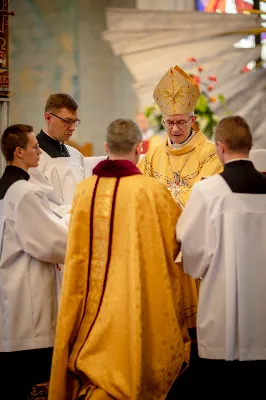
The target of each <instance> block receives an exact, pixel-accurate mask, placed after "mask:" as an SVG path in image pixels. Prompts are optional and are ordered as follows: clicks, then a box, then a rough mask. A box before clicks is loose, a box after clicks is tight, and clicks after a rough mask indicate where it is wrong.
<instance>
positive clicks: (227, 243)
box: [177, 116, 266, 395]
mask: <svg viewBox="0 0 266 400" xmlns="http://www.w3.org/2000/svg"><path fill="white" fill-rule="evenodd" d="M215 142H216V149H217V154H218V156H219V158H220V160H221V162H222V163H223V164H224V171H223V172H222V173H221V174H220V175H219V174H217V175H215V176H213V177H208V178H206V179H204V180H203V181H201V182H199V183H197V184H195V185H194V186H193V188H192V193H191V196H190V198H189V200H188V203H187V206H186V208H185V210H184V212H183V214H182V215H181V218H180V219H179V222H178V225H177V237H178V239H179V240H180V241H181V249H182V254H183V266H184V270H185V272H186V273H187V274H189V275H191V276H192V277H193V278H201V285H200V293H199V306H198V318H197V335H198V350H199V356H200V357H201V362H200V364H199V370H198V378H199V382H200V385H203V384H204V382H205V384H204V393H205V395H206V394H209V395H211V394H213V387H216V388H219V390H220V389H221V390H226V391H227V393H228V390H229V389H230V388H231V387H235V388H243V389H244V390H247V389H250V390H252V393H253V394H254V391H255V390H260V389H261V390H264V386H265V383H264V378H265V370H266V321H265V318H264V315H265V304H266V290H265V282H266V268H265V260H266V247H265V244H264V242H265V237H266V176H264V175H263V174H262V173H260V172H259V171H257V170H256V169H255V167H254V165H253V163H252V162H251V161H250V160H249V151H250V149H251V147H252V136H251V132H250V128H249V126H248V124H247V123H246V121H245V120H244V119H243V118H241V117H239V116H230V117H227V118H225V119H223V120H221V121H220V123H219V124H218V126H217V129H216V132H215ZM198 387H199V386H198Z"/></svg>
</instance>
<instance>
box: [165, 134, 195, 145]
mask: <svg viewBox="0 0 266 400" xmlns="http://www.w3.org/2000/svg"><path fill="white" fill-rule="evenodd" d="M194 135H195V132H194V131H192V133H191V134H190V135H189V137H188V138H187V140H185V141H184V142H183V143H172V142H171V140H170V138H169V137H168V146H169V147H170V149H182V148H183V147H184V146H185V145H186V144H187V143H188V142H189V141H190V139H192V138H193V136H194Z"/></svg>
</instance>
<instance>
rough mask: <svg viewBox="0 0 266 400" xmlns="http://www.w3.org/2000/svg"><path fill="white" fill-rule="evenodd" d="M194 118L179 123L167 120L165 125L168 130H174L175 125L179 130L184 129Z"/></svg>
mask: <svg viewBox="0 0 266 400" xmlns="http://www.w3.org/2000/svg"><path fill="white" fill-rule="evenodd" d="M192 118H193V116H192V117H190V118H189V119H188V120H187V121H178V122H174V121H169V120H167V119H166V120H165V121H164V123H165V126H166V127H167V128H169V129H173V127H174V125H176V127H177V128H178V129H184V128H185V126H186V124H187V123H188V122H189V121H190V120H191V119H192Z"/></svg>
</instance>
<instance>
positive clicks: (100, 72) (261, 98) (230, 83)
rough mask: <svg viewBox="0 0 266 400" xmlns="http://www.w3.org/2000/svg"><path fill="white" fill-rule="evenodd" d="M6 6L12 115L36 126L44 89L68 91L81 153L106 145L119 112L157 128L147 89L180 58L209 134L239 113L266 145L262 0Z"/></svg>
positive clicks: (58, 1)
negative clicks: (9, 14) (197, 93)
mask: <svg viewBox="0 0 266 400" xmlns="http://www.w3.org/2000/svg"><path fill="white" fill-rule="evenodd" d="M9 9H10V10H12V9H14V11H15V13H16V15H15V16H14V17H12V18H10V22H9V36H10V66H9V69H10V84H9V90H11V91H12V92H14V93H15V94H14V96H13V97H12V98H11V100H10V110H11V115H10V118H11V123H29V124H31V125H33V126H34V128H35V131H36V132H38V131H39V130H40V129H41V128H42V127H43V121H44V118H43V114H44V105H45V101H46V99H47V97H48V96H49V95H50V94H52V93H57V92H65V93H69V94H70V95H72V96H73V97H74V98H75V99H76V100H77V101H78V103H79V118H80V119H81V121H82V123H81V124H80V126H79V127H78V129H77V131H76V133H75V135H74V138H73V143H72V144H73V145H74V146H76V147H77V148H79V149H80V150H81V151H82V152H83V153H84V152H85V153H86V154H84V155H96V156H98V155H103V154H104V150H103V141H104V137H105V131H106V127H107V125H108V123H109V122H111V121H112V120H113V119H115V118H117V117H128V118H133V119H137V120H138V122H139V124H140V125H141V124H142V125H143V133H145V129H146V128H145V124H146V125H147V129H146V130H148V129H150V130H151V131H152V132H153V133H154V134H157V135H159V136H162V135H163V131H162V126H161V124H160V113H159V112H158V109H157V108H156V107H155V105H154V103H153V98H152V93H153V90H154V87H155V85H156V83H157V82H158V80H159V79H160V78H161V77H162V75H163V74H164V73H166V71H167V70H168V69H169V68H170V66H174V65H179V66H180V67H181V68H183V69H185V70H186V72H188V73H190V74H191V76H192V77H193V78H194V79H195V80H196V81H197V83H198V84H199V86H200V88H201V91H202V96H201V98H200V100H199V103H198V105H197V110H196V113H197V114H198V115H199V120H198V121H199V125H200V127H201V128H202V129H203V131H204V132H205V134H206V135H207V136H208V137H210V138H211V136H212V132H213V128H214V126H215V124H216V123H217V121H218V120H219V118H221V117H223V116H224V115H229V114H234V113H237V114H239V115H242V116H243V117H245V118H246V119H247V121H248V122H249V124H250V125H251V128H252V131H253V135H254V148H266V132H264V124H265V113H264V110H263V107H264V102H265V100H266V80H265V76H266V75H265V62H266V52H265V49H264V46H265V45H264V42H265V33H264V30H265V32H266V29H265V22H264V21H265V20H264V18H265V17H266V2H265V1H237V0H235V1H221V0H220V1H203V0H201V1H194V0H120V1H119V0H109V1H108V0H45V1H44V0H10V1H9ZM264 13H265V14H264ZM141 119H142V122H141ZM145 120H146V122H145ZM148 136H149V135H148ZM148 136H147V137H148Z"/></svg>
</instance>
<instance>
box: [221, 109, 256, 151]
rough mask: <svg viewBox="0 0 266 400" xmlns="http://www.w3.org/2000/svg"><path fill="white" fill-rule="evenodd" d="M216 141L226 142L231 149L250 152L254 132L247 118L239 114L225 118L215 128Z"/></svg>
mask: <svg viewBox="0 0 266 400" xmlns="http://www.w3.org/2000/svg"><path fill="white" fill-rule="evenodd" d="M214 138H215V142H218V141H219V142H222V143H224V144H225V145H226V146H227V148H228V150H229V151H234V152H237V151H244V152H249V151H250V150H251V148H252V145H253V143H252V134H251V130H250V127H249V125H248V123H247V122H246V120H245V119H244V118H242V117H239V116H238V115H235V116H234V115H233V116H230V117H226V118H223V119H222V120H221V121H220V122H219V123H218V125H217V127H216V130H215V135H214Z"/></svg>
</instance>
